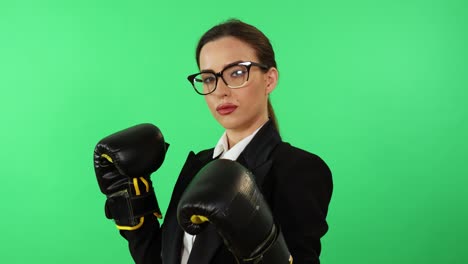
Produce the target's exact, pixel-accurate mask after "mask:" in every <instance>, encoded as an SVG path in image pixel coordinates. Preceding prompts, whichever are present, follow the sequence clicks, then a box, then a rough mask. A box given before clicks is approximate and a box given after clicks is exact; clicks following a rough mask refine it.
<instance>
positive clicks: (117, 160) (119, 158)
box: [94, 124, 169, 230]
mask: <svg viewBox="0 0 468 264" xmlns="http://www.w3.org/2000/svg"><path fill="white" fill-rule="evenodd" d="M168 146H169V144H167V143H165V142H164V137H163V135H162V134H161V131H160V130H159V128H157V127H156V126H154V125H152V124H140V125H136V126H133V127H130V128H127V129H125V130H122V131H119V132H117V133H114V134H112V135H110V136H107V137H105V138H103V139H102V140H100V141H99V142H98V144H97V145H96V148H95V149H94V170H95V172H96V178H97V181H98V184H99V188H100V189H101V192H102V193H103V194H105V195H106V196H107V199H106V204H105V213H106V217H107V218H109V219H114V221H115V223H116V225H117V228H118V229H120V230H136V229H138V228H139V227H140V226H141V225H142V224H143V222H144V219H145V216H147V215H151V214H154V215H155V216H156V217H158V218H162V215H161V210H160V209H159V205H158V201H157V199H156V195H155V193H154V190H153V186H152V183H151V179H150V175H151V173H153V172H155V171H156V170H157V169H159V167H160V166H161V164H162V163H163V161H164V157H165V155H166V151H167V148H168Z"/></svg>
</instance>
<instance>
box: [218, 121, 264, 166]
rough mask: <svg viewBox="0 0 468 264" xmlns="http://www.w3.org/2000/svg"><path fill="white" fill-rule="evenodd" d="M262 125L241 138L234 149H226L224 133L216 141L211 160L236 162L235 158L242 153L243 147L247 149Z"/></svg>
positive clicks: (226, 140)
mask: <svg viewBox="0 0 468 264" xmlns="http://www.w3.org/2000/svg"><path fill="white" fill-rule="evenodd" d="M263 125H264V124H263ZM263 125H261V126H260V127H259V128H257V129H256V130H255V131H254V132H253V133H252V134H250V135H248V136H247V137H245V138H243V139H242V140H241V141H239V142H238V143H237V144H236V145H234V147H232V148H231V149H229V147H228V146H229V144H228V139H227V134H226V131H224V133H223V135H222V136H221V138H220V139H219V140H218V144H216V147H215V149H214V151H213V159H215V158H217V157H219V158H222V159H230V160H237V158H238V157H239V156H240V154H241V153H242V151H244V149H245V147H247V145H248V144H249V143H250V141H252V138H253V137H254V136H255V135H256V134H257V132H258V131H259V130H260V128H262V127H263Z"/></svg>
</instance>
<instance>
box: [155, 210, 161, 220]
mask: <svg viewBox="0 0 468 264" xmlns="http://www.w3.org/2000/svg"><path fill="white" fill-rule="evenodd" d="M153 214H154V216H156V218H158V219H162V214H159V213H156V212H154V213H153Z"/></svg>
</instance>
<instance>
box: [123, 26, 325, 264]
mask: <svg viewBox="0 0 468 264" xmlns="http://www.w3.org/2000/svg"><path fill="white" fill-rule="evenodd" d="M196 60H197V64H198V66H199V69H200V73H197V74H193V75H190V76H189V81H190V82H191V84H192V85H193V87H194V89H195V91H196V92H197V93H198V94H200V95H202V96H203V97H204V99H205V100H206V103H207V105H208V108H209V109H210V111H211V113H212V115H213V116H214V118H215V119H216V121H218V123H219V124H220V125H221V126H223V127H224V128H225V133H224V134H223V135H222V137H221V138H220V140H219V142H218V144H217V145H216V147H215V148H212V149H208V150H204V151H201V152H199V153H198V154H194V153H193V152H191V153H190V154H189V156H188V158H187V161H186V162H185V165H184V167H183V169H182V171H181V173H180V175H179V178H178V180H177V183H176V185H175V187H174V191H173V194H172V197H171V201H170V204H169V207H168V210H167V213H166V216H165V220H164V223H163V225H162V227H161V228H160V227H159V223H158V221H157V220H156V219H154V221H146V222H145V223H144V224H143V225H142V226H141V228H139V229H137V230H134V231H121V233H122V235H123V236H124V237H125V238H126V239H127V240H128V241H129V245H130V250H131V253H132V256H133V258H134V259H135V261H136V262H137V263H159V262H161V259H160V258H162V263H165V264H179V263H183V264H185V263H200V264H203V263H207V264H208V263H212V264H215V263H219V264H221V263H223V264H225V263H236V260H235V258H234V257H233V256H232V254H231V253H230V252H229V251H228V250H227V248H226V246H225V245H224V244H223V243H222V240H221V239H220V238H219V236H218V235H217V233H216V231H214V230H211V231H209V230H206V231H205V232H202V233H201V234H199V235H197V236H196V237H193V236H190V235H188V234H187V233H184V232H183V230H182V229H181V228H180V226H179V225H178V223H177V216H176V210H177V204H178V201H179V200H180V198H181V195H182V193H183V192H184V190H185V188H186V187H187V185H188V184H189V182H190V180H191V179H192V177H193V176H194V175H196V174H197V172H198V171H199V170H200V169H201V168H202V167H203V166H204V165H206V164H207V163H208V162H210V161H212V160H213V159H217V158H226V159H232V160H237V161H238V162H239V163H240V164H242V165H244V166H245V167H246V168H247V169H249V170H250V171H252V172H253V175H254V176H255V180H256V182H257V185H258V186H259V188H260V190H261V191H262V193H263V196H264V197H265V199H266V201H267V203H268V204H269V206H270V208H271V211H272V213H273V217H274V218H275V221H276V222H277V223H278V224H279V225H280V227H281V230H282V232H283V235H284V238H285V241H286V244H287V246H288V248H289V251H290V253H291V255H292V257H293V259H294V263H319V255H320V251H321V245H320V238H321V237H322V236H323V235H324V234H325V233H326V232H327V230H328V225H327V223H326V215H327V210H328V205H329V202H330V199H331V194H332V178H331V172H330V170H329V169H328V167H327V165H326V164H325V163H324V162H323V161H322V160H321V159H320V158H319V157H318V156H316V155H314V154H311V153H308V152H306V151H304V150H301V149H298V148H295V147H293V146H291V145H290V144H288V143H285V142H282V140H281V137H280V135H279V133H278V127H277V122H276V119H275V115H274V112H273V109H272V106H271V104H270V100H269V94H270V93H271V92H273V90H274V89H275V87H276V84H277V82H278V70H277V68H276V61H275V55H274V52H273V48H272V46H271V44H270V42H269V40H268V38H267V37H266V36H265V35H264V34H263V33H262V32H261V31H259V30H258V29H257V28H255V27H253V26H251V25H249V24H246V23H243V22H241V21H239V20H229V21H227V22H225V23H222V24H219V25H217V26H215V27H213V28H211V29H210V30H209V31H208V32H206V33H205V34H204V35H203V36H202V37H201V39H200V41H199V43H198V46H197V49H196ZM246 236H248V234H246Z"/></svg>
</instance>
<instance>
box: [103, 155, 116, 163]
mask: <svg viewBox="0 0 468 264" xmlns="http://www.w3.org/2000/svg"><path fill="white" fill-rule="evenodd" d="M101 158H105V159H106V160H108V161H109V162H110V163H114V161H112V158H111V157H109V155H107V154H102V155H101Z"/></svg>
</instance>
